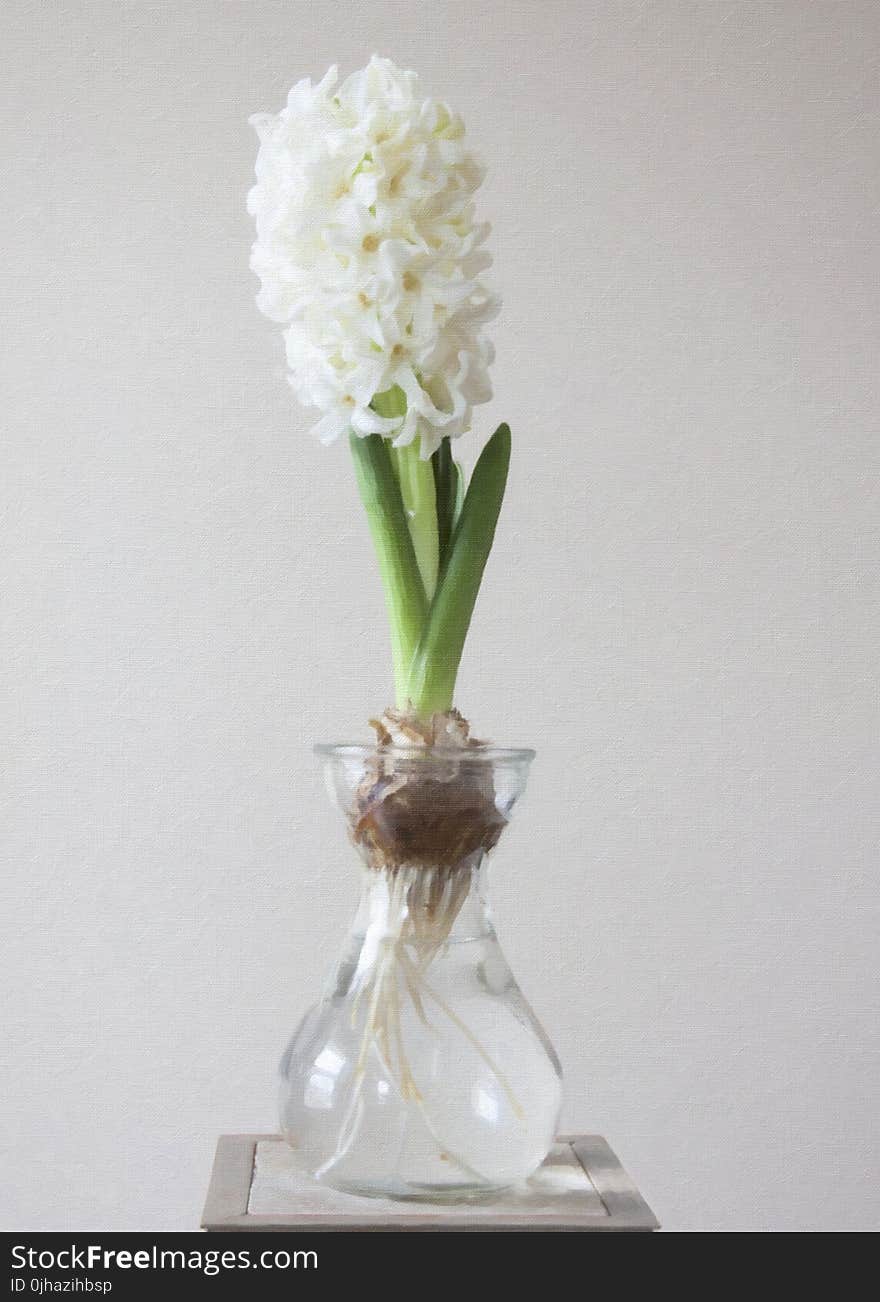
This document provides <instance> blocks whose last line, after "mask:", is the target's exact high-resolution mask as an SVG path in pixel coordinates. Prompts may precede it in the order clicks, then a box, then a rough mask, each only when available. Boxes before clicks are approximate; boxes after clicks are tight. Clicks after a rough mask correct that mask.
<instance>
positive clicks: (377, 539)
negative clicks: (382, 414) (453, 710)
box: [350, 434, 427, 708]
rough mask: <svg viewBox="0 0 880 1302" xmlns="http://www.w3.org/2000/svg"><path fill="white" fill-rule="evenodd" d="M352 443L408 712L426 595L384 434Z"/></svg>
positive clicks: (400, 693)
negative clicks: (410, 682) (412, 667)
mask: <svg viewBox="0 0 880 1302" xmlns="http://www.w3.org/2000/svg"><path fill="white" fill-rule="evenodd" d="M350 443H351V454H352V458H353V460H354V469H355V476H356V478H357V484H358V489H359V490H360V495H361V500H362V502H363V504H364V507H365V509H366V512H367V521H368V523H369V526H370V534H371V536H372V539H373V546H374V547H375V549H376V556H377V558H378V561H379V572H380V574H381V576H382V587H383V589H384V591H385V604H386V606H387V608H388V622H389V624H390V626H391V657H392V661H393V665H394V691H395V696H396V699H397V704H398V706H399V707H401V708H404V707H405V706H406V704H407V698H408V678H409V670H410V666H411V664H412V660H413V655H414V653H415V649H416V647H417V645H418V642H419V637H420V635H421V632H422V626H423V624H424V621H425V615H426V611H427V601H426V599H425V590H424V588H423V586H422V580H421V578H420V577H419V567H418V563H417V561H416V554H415V549H414V547H413V540H412V538H411V536H410V531H409V528H408V525H407V518H406V513H405V511H404V507H403V500H402V498H401V493H400V487H399V485H398V482H397V477H396V476H395V473H394V470H393V468H392V465H391V458H390V456H389V455H388V444H387V443H386V441H385V439H383V438H382V436H381V435H380V434H370V435H369V436H368V437H367V438H359V437H358V436H357V435H356V434H352V435H351V438H350Z"/></svg>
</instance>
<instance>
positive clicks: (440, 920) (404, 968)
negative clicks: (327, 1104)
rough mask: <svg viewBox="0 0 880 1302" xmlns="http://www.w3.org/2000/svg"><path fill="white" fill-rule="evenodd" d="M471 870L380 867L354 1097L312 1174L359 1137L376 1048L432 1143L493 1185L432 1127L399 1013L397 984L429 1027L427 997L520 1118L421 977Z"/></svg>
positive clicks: (445, 935) (474, 1041) (477, 1044)
mask: <svg viewBox="0 0 880 1302" xmlns="http://www.w3.org/2000/svg"><path fill="white" fill-rule="evenodd" d="M474 871H475V869H474V867H473V866H472V865H467V866H461V867H458V868H455V869H451V870H450V869H445V870H444V869H429V868H424V867H420V868H402V869H398V870H397V871H395V872H393V873H387V874H386V881H387V887H388V893H387V911H386V922H387V930H386V932H385V934H384V935H383V936H382V939H381V944H380V952H379V954H378V955H377V957H376V960H375V962H374V963H373V964H372V965H371V967H370V969H369V970H368V972H366V973H365V974H364V976H363V980H362V984H360V986H359V988H358V990H357V993H356V995H355V998H354V1001H353V1006H352V1013H351V1021H352V1025H353V1026H354V1025H356V1024H357V1020H358V1014H359V1012H360V1010H361V1009H362V1008H363V1007H364V1004H366V1014H365V1017H364V1022H363V1032H362V1036H361V1044H360V1051H359V1054H358V1060H357V1064H356V1068H355V1076H354V1082H353V1089H352V1097H351V1100H350V1102H349V1106H348V1109H347V1111H346V1116H345V1119H344V1121H343V1124H342V1127H341V1130H340V1134H339V1140H338V1142H337V1145H336V1150H335V1152H334V1154H333V1156H332V1157H331V1158H329V1159H328V1161H326V1162H325V1163H324V1164H323V1166H322V1167H321V1168H320V1169H319V1170H318V1171H317V1172H316V1175H317V1176H318V1178H321V1177H322V1176H324V1175H326V1174H327V1173H328V1172H329V1171H330V1170H332V1169H333V1168H334V1167H336V1166H337V1165H338V1164H339V1163H340V1162H341V1161H342V1160H343V1159H344V1158H345V1156H346V1155H347V1154H348V1152H349V1151H350V1150H351V1147H352V1145H353V1144H354V1142H355V1140H356V1138H357V1134H358V1131H359V1129H360V1122H361V1119H362V1116H363V1111H364V1104H363V1098H362V1094H363V1086H364V1080H365V1077H366V1071H367V1063H368V1060H369V1056H370V1053H371V1052H374V1053H375V1054H376V1055H377V1057H378V1059H379V1061H380V1063H381V1064H382V1067H383V1068H384V1070H385V1071H386V1072H387V1074H388V1076H389V1078H390V1079H391V1080H392V1081H394V1083H395V1084H396V1086H397V1088H398V1090H399V1091H400V1095H401V1098H402V1099H404V1100H406V1101H408V1102H412V1103H414V1104H415V1105H416V1107H417V1108H418V1110H419V1113H420V1114H421V1117H422V1121H423V1123H424V1125H425V1127H426V1129H427V1130H428V1132H429V1134H430V1135H431V1136H432V1138H433V1139H434V1140H435V1141H436V1143H437V1146H438V1150H439V1151H441V1152H443V1153H445V1154H446V1156H447V1158H449V1159H450V1160H451V1161H453V1162H454V1163H455V1165H456V1166H458V1167H459V1169H460V1170H461V1171H462V1172H463V1173H464V1174H466V1175H467V1176H469V1177H470V1178H471V1179H473V1180H476V1181H478V1182H479V1183H481V1184H487V1185H488V1184H491V1181H490V1180H489V1179H488V1178H487V1177H486V1176H484V1175H481V1174H480V1172H478V1171H476V1170H474V1168H473V1167H471V1166H470V1165H469V1164H468V1163H467V1162H466V1161H465V1160H464V1159H463V1158H462V1157H460V1156H459V1155H458V1154H456V1153H455V1152H454V1151H453V1150H451V1149H450V1147H449V1145H448V1144H447V1143H446V1142H445V1141H444V1140H443V1139H442V1137H441V1136H440V1135H439V1134H438V1133H437V1129H436V1126H435V1124H434V1122H433V1121H432V1119H431V1117H430V1115H429V1112H428V1108H427V1103H426V1099H425V1097H424V1094H423V1091H422V1089H420V1088H419V1084H418V1082H417V1081H416V1079H415V1077H414V1075H413V1071H412V1068H411V1066H410V1062H409V1059H408V1057H407V1052H406V1045H405V1043H404V1032H403V1025H402V1017H401V1014H402V1004H401V990H402V991H403V993H404V995H405V996H406V997H408V998H409V1001H410V1002H411V1004H412V1006H413V1009H414V1010H415V1013H416V1016H417V1017H418V1019H419V1021H420V1022H421V1023H422V1024H423V1026H425V1027H426V1028H428V1029H434V1028H433V1024H432V1022H431V1021H430V1020H429V1018H428V1015H427V1012H426V1009H425V998H427V999H429V1000H430V1001H431V1002H432V1003H433V1004H434V1006H435V1007H436V1008H437V1009H438V1010H439V1012H440V1013H441V1014H442V1015H443V1016H445V1017H446V1018H447V1019H448V1021H449V1022H451V1023H452V1025H453V1026H455V1027H457V1029H458V1030H459V1031H460V1032H461V1034H462V1036H463V1037H464V1038H465V1039H466V1040H467V1042H468V1043H469V1044H470V1045H471V1047H472V1048H473V1049H474V1050H475V1051H476V1052H477V1053H478V1054H479V1056H480V1057H481V1058H482V1060H483V1062H485V1064H486V1065H487V1067H488V1068H489V1070H490V1071H491V1072H492V1074H493V1075H494V1076H495V1078H496V1080H497V1081H498V1083H499V1085H500V1086H501V1088H502V1090H503V1091H504V1093H505V1095H506V1096H507V1099H508V1102H509V1103H510V1106H511V1109H512V1110H513V1112H514V1114H515V1115H516V1116H517V1117H518V1118H522V1117H523V1110H522V1107H521V1105H520V1104H519V1102H518V1100H517V1098H516V1096H515V1094H514V1093H513V1090H512V1089H511V1087H510V1084H509V1083H508V1081H507V1079H506V1078H505V1076H504V1075H503V1073H502V1072H501V1070H500V1068H499V1067H498V1066H497V1065H496V1063H495V1062H494V1061H493V1059H492V1057H491V1056H490V1054H489V1053H488V1051H487V1050H486V1048H485V1046H484V1045H483V1044H482V1043H481V1041H480V1040H479V1039H478V1037H477V1036H476V1035H475V1034H474V1033H473V1031H472V1030H471V1029H470V1027H468V1026H467V1025H466V1023H465V1022H464V1021H463V1020H462V1019H461V1018H460V1017H459V1016H458V1014H457V1013H456V1012H455V1010H454V1009H453V1008H451V1007H450V1005H449V1004H448V1003H447V1001H446V1000H445V999H443V997H442V996H441V995H440V994H439V993H438V992H437V990H436V989H434V987H433V986H432V985H430V984H429V983H428V981H427V979H426V973H427V972H428V970H429V969H430V967H431V964H432V962H433V961H434V959H435V958H436V957H437V955H438V954H439V953H440V952H441V951H442V950H443V949H444V947H445V946H446V945H447V944H448V942H449V936H450V933H451V931H452V928H453V926H454V925H455V922H456V919H457V918H458V915H459V913H460V911H461V908H462V906H463V904H464V902H465V900H466V898H467V896H468V894H469V892H470V889H471V885H472V874H473V872H474Z"/></svg>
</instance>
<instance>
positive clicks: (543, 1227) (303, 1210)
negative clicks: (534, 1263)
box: [202, 1135, 659, 1232]
mask: <svg viewBox="0 0 880 1302" xmlns="http://www.w3.org/2000/svg"><path fill="white" fill-rule="evenodd" d="M658 1228H659V1226H658V1222H657V1220H656V1218H655V1216H654V1214H653V1212H652V1211H651V1209H650V1207H649V1206H648V1204H647V1203H646V1202H645V1200H644V1199H643V1198H642V1196H641V1194H640V1193H639V1191H638V1189H637V1188H636V1187H635V1185H634V1184H633V1182H632V1181H631V1180H630V1178H629V1176H628V1175H627V1174H626V1172H625V1171H624V1169H623V1167H622V1166H621V1165H620V1163H619V1162H618V1160H617V1158H616V1157H615V1155H614V1153H613V1152H612V1151H611V1149H610V1148H609V1147H608V1144H607V1143H606V1142H605V1140H604V1139H602V1138H601V1136H599V1135H563V1136H560V1138H559V1139H558V1140H557V1142H556V1144H555V1145H554V1147H553V1150H552V1151H551V1153H550V1155H549V1156H548V1158H547V1160H546V1162H545V1163H544V1165H543V1166H542V1167H541V1168H540V1169H539V1170H538V1171H536V1172H535V1174H534V1176H532V1177H531V1179H530V1180H528V1181H526V1182H525V1183H524V1184H523V1185H522V1186H520V1187H518V1188H516V1189H512V1190H510V1191H509V1192H508V1193H505V1194H504V1195H503V1196H501V1197H497V1198H494V1199H492V1200H490V1201H486V1202H479V1201H477V1202H468V1203H423V1202H396V1201H393V1200H392V1199H390V1198H357V1197H355V1196H354V1195H353V1194H345V1193H340V1192H339V1191H338V1190H335V1189H330V1188H328V1187H327V1186H325V1185H320V1184H316V1183H315V1182H313V1181H311V1180H309V1179H308V1178H307V1177H306V1176H304V1175H302V1174H301V1173H300V1172H298V1171H297V1169H296V1167H295V1165H294V1162H293V1154H292V1152H291V1150H290V1148H289V1146H288V1145H287V1143H286V1142H285V1140H284V1139H282V1138H281V1137H280V1136H279V1135H222V1136H221V1138H220V1140H219V1141H218V1143H217V1154H216V1157H215V1159H214V1169H213V1172H212V1174H211V1183H210V1186H209V1188H208V1197H207V1200H206V1202H205V1210H204V1212H203V1213H202V1229H204V1230H224V1231H228V1230H259V1231H260V1232H265V1231H266V1230H292V1229H299V1230H310V1231H316V1230H318V1231H323V1230H327V1231H333V1230H336V1231H339V1230H348V1231H350V1230H455V1231H461V1230H468V1231H470V1230H478V1231H481V1230H482V1231H487V1230H501V1231H505V1230H506V1231H519V1232H522V1231H534V1230H540V1231H545V1232H546V1231H582V1230H601V1231H608V1230H637V1231H643V1232H649V1231H651V1230H656V1229H658Z"/></svg>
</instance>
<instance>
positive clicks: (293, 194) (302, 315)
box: [248, 57, 498, 458]
mask: <svg viewBox="0 0 880 1302" xmlns="http://www.w3.org/2000/svg"><path fill="white" fill-rule="evenodd" d="M251 121H252V123H253V125H254V126H255V128H256V130H257V132H258V135H259V138H260V149H259V154H258V157H257V164H256V175H257V182H256V185H255V186H254V187H253V189H252V190H251V191H250V194H249V195H248V211H249V212H250V213H251V214H252V215H253V217H254V218H255V219H256V229H257V238H256V242H255V243H254V246H253V253H252V258H251V266H252V268H253V270H254V271H255V272H256V273H257V275H258V276H259V277H260V280H261V282H262V288H261V289H260V292H259V295H258V297H257V303H258V305H259V307H260V309H261V311H262V312H264V313H265V315H266V316H268V317H269V318H270V319H271V320H273V321H277V322H279V323H281V324H282V325H283V326H284V338H285V343H286V350H287V361H288V366H289V368H290V383H291V385H292V387H293V389H294V390H295V392H296V394H297V397H298V398H299V399H300V401H301V402H302V403H303V404H304V405H306V406H312V407H317V408H319V409H320V411H321V412H322V413H323V414H322V417H321V419H320V420H319V422H318V424H317V425H316V427H315V432H316V434H317V435H318V437H319V438H320V439H321V440H322V441H324V442H328V443H329V442H332V441H333V440H334V439H336V438H338V437H339V435H340V434H343V433H345V432H346V431H347V430H349V429H351V430H353V431H354V432H355V433H356V434H358V435H361V436H365V435H368V434H374V433H377V434H381V435H383V436H384V437H386V438H389V439H391V440H393V443H394V446H395V447H403V446H406V445H408V444H410V443H412V442H413V440H414V439H415V438H416V437H417V436H419V437H420V440H421V456H422V457H423V458H427V457H429V456H430V455H431V454H432V453H433V452H434V451H435V450H436V449H437V448H438V446H439V445H440V442H441V440H442V438H443V437H444V436H445V435H449V436H450V437H456V436H457V435H459V434H461V433H463V432H464V431H465V430H467V429H468V428H469V427H470V420H471V410H472V408H473V406H474V405H475V404H477V403H481V402H486V401H487V400H488V399H489V398H490V397H491V387H490V384H489V374H488V368H489V365H490V363H491V361H492V358H493V349H492V345H491V343H490V342H489V341H488V340H487V339H486V338H485V336H484V334H483V326H484V324H485V322H487V321H488V320H489V319H490V318H491V317H492V316H494V315H495V312H496V311H497V308H498V300H497V299H496V298H495V297H494V296H493V295H492V294H491V293H490V292H489V290H488V289H487V288H486V286H485V285H484V284H483V282H482V280H481V278H480V275H481V272H483V271H484V270H485V269H486V268H487V267H488V266H489V265H490V263H491V257H490V255H489V254H488V252H487V251H486V250H485V249H484V248H483V247H482V246H483V243H484V241H485V239H486V236H487V235H488V232H489V226H488V224H486V223H482V224H481V223H477V222H476V220H475V214H474V202H473V195H474V192H475V191H476V190H477V188H478V186H479V184H480V182H481V180H482V169H481V168H480V166H479V165H478V164H477V162H476V161H475V159H474V157H473V156H472V154H471V153H470V152H469V151H468V149H467V148H466V146H465V143H464V125H463V123H462V121H461V119H460V118H459V117H458V116H456V115H455V114H454V113H452V112H451V110H450V109H449V108H448V107H447V106H446V105H445V104H443V103H441V102H440V101H438V100H434V99H424V98H422V96H421V95H420V93H419V88H418V78H417V76H416V74H415V73H413V72H403V71H402V70H401V69H400V68H398V67H396V65H395V64H394V63H392V62H391V61H390V60H389V59H380V58H376V57H373V58H372V59H371V60H370V62H369V64H368V65H367V67H366V68H364V69H362V70H361V71H359V72H356V73H354V74H353V75H352V76H350V77H349V78H348V79H347V80H346V81H344V82H343V83H342V84H341V85H339V86H338V85H337V70H336V68H335V67H333V68H331V69H330V70H329V72H328V73H327V74H326V76H325V77H324V78H323V80H322V81H320V82H319V83H318V84H317V85H313V84H312V82H311V80H310V79H306V80H304V81H300V82H298V83H297V85H296V86H294V88H293V90H292V91H291V92H290V95H289V98H288V101H287V106H286V108H284V109H282V111H281V112H280V113H279V114H277V115H272V114H259V115H257V116H255V117H253V118H252V119H251ZM395 389H397V390H400V391H401V392H402V394H403V395H405V398H406V404H405V407H406V410H405V412H404V413H403V414H401V415H394V414H390V413H389V409H388V406H387V404H385V405H383V404H382V403H377V404H376V406H378V407H381V408H382V409H383V411H384V414H382V415H380V414H379V413H378V412H377V411H376V410H375V409H374V408H373V406H371V404H372V402H373V399H374V398H375V397H376V396H377V395H379V394H387V393H388V392H389V391H393V390H395ZM403 405H404V404H403V403H402V401H400V396H399V394H398V395H397V402H396V403H394V404H392V406H391V409H390V410H391V413H393V412H395V411H399V410H400V409H401V408H402V407H403Z"/></svg>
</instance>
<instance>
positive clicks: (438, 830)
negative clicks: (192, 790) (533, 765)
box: [280, 747, 561, 1199]
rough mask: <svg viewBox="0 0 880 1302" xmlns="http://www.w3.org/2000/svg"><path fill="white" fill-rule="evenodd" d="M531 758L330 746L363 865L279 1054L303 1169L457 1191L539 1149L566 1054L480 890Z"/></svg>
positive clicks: (338, 1183)
mask: <svg viewBox="0 0 880 1302" xmlns="http://www.w3.org/2000/svg"><path fill="white" fill-rule="evenodd" d="M530 759H531V752H527V751H489V750H482V749H481V750H479V751H476V752H466V753H465V755H464V756H462V755H461V754H455V753H450V754H449V755H445V756H444V755H440V754H437V753H432V754H431V755H430V756H427V757H426V756H425V755H424V754H421V755H419V754H415V753H413V754H404V753H401V752H400V751H394V752H390V751H383V752H377V751H373V750H370V749H369V748H360V747H328V748H325V749H324V763H325V765H326V769H327V776H328V779H329V785H330V788H331V791H332V793H333V795H334V797H335V798H336V800H337V802H338V803H339V804H340V806H341V807H342V810H343V812H344V813H345V815H346V818H347V821H348V824H349V828H350V831H351V833H352V839H353V840H354V841H355V843H356V845H358V848H359V849H360V851H361V855H362V858H363V861H364V862H363V871H362V893H361V901H360V907H359V909H358V911H357V914H356V917H355V919H354V922H353V924H352V927H351V929H350V931H349V934H348V937H347V939H346V942H345V944H344V946H343V950H342V954H341V955H340V958H339V960H338V962H337V964H336V967H335V971H334V973H333V976H332V979H331V981H330V983H329V985H328V988H327V989H326V990H325V992H324V995H323V997H322V998H321V999H320V1001H319V1002H318V1003H317V1004H316V1005H315V1006H314V1007H313V1008H312V1009H311V1010H310V1011H309V1012H308V1013H307V1014H306V1016H305V1017H304V1018H303V1020H302V1022H301V1024H300V1026H299V1028H298V1030H297V1031H296V1033H295V1034H294V1036H293V1038H292V1040H291V1042H290V1044H289V1045H288V1048H287V1050H286V1052H285V1054H284V1058H283V1060H282V1063H281V1097H280V1111H281V1127H282V1130H283V1132H284V1134H285V1136H286V1137H287V1139H288V1141H289V1142H290V1143H291V1145H292V1146H293V1148H294V1151H295V1152H296V1154H297V1156H298V1160H299V1163H300V1165H301V1166H302V1167H303V1169H304V1170H306V1171H307V1172H308V1173H309V1174H310V1175H311V1176H312V1177H313V1178H315V1179H317V1180H319V1181H321V1182H324V1183H327V1184H330V1185H333V1186H334V1187H336V1188H340V1189H344V1190H347V1191H349V1192H352V1193H358V1194H365V1195H376V1196H386V1197H392V1198H416V1199H417V1198H423V1199H438V1198H441V1199H442V1198H468V1197H476V1196H480V1195H482V1194H487V1193H490V1192H492V1191H495V1190H498V1189H503V1188H506V1187H508V1186H510V1185H512V1184H515V1183H516V1182H518V1181H519V1180H522V1179H524V1178H525V1177H527V1176H528V1175H529V1174H531V1172H533V1171H534V1170H535V1169H536V1168H537V1167H538V1166H539V1165H540V1163H541V1162H542V1161H543V1159H544V1157H545V1156H546V1154H547V1152H548V1151H549V1149H550V1146H551V1144H552V1143H553V1139H554V1136H555V1131H556V1123H557V1120H558V1115H559V1108H560V1104H561V1074H560V1068H559V1062H558V1059H557V1058H556V1054H555V1053H554V1051H553V1048H552V1046H551V1044H550V1042H549V1040H548V1038H547V1036H546V1034H545V1033H544V1031H543V1030H542V1028H541V1026H540V1024H539V1023H538V1021H537V1019H536V1017H535V1015H534V1013H533V1012H532V1010H531V1008H530V1007H529V1005H528V1003H527V1002H526V1000H525V998H524V997H523V995H522V993H521V991H520V989H519V987H518V985H517V983H516V981H515V980H514V977H513V974H512V973H511V971H510V968H509V966H508V964H507V962H506V960H505V958H504V954H503V953H502V951H501V948H500V946H499V943H498V939H497V937H496V935H495V930H494V927H493V925H492V920H491V915H490V911H489V907H488V904H487V901H486V894H485V888H486V866H485V859H486V855H487V853H488V852H489V850H491V848H492V847H493V846H494V844H495V843H496V842H497V840H498V838H499V836H500V834H501V831H502V830H503V828H504V826H505V825H506V822H507V820H508V819H509V817H510V812H511V810H512V808H513V804H514V802H515V800H516V798H517V796H518V795H519V794H520V793H521V791H522V789H523V786H524V783H525V777H526V773H527V769H528V763H529V760H530Z"/></svg>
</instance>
